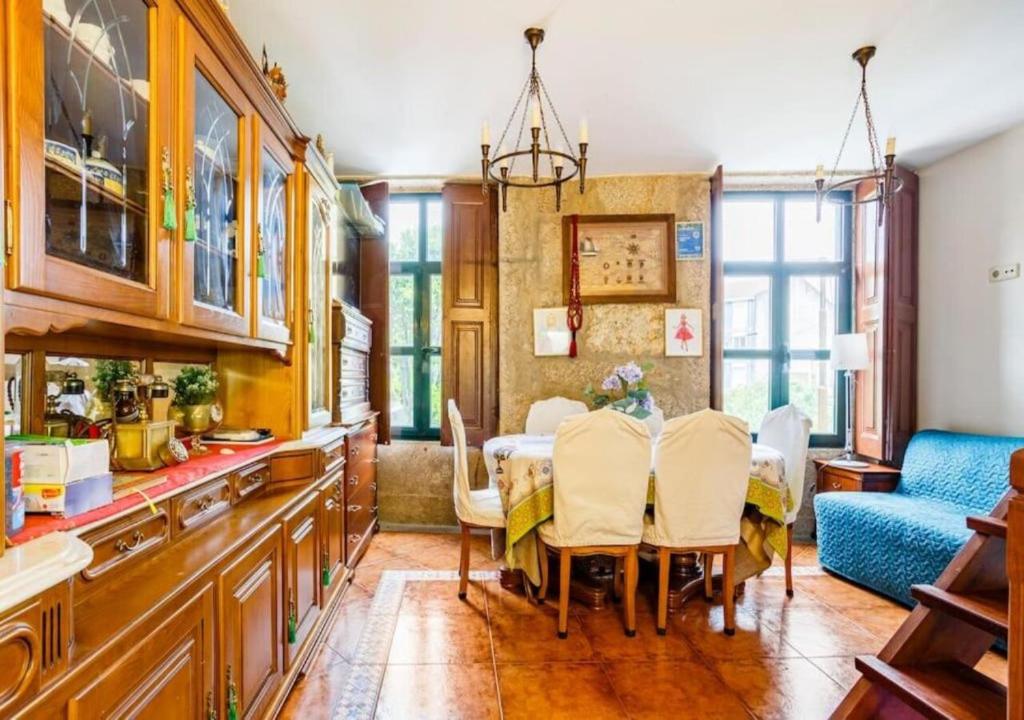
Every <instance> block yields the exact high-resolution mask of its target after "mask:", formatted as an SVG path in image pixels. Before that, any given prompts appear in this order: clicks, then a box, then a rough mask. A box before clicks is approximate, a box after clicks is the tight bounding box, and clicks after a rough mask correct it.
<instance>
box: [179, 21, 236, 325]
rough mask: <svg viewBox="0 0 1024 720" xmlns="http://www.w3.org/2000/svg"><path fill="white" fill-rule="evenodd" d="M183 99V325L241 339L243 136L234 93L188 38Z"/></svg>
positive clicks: (198, 42)
mask: <svg viewBox="0 0 1024 720" xmlns="http://www.w3.org/2000/svg"><path fill="white" fill-rule="evenodd" d="M192 47H193V53H194V56H193V57H194V62H193V63H192V68H191V70H190V73H191V76H190V77H189V78H188V82H189V83H190V85H189V89H190V91H191V92H190V93H189V97H188V98H187V99H186V114H187V116H188V124H189V130H190V132H189V135H188V139H187V142H188V147H189V149H190V152H191V157H190V158H189V159H188V162H189V166H188V168H187V169H186V174H185V198H184V203H185V209H184V213H183V215H184V219H183V223H182V225H183V228H182V232H183V236H184V241H185V242H184V246H185V250H184V253H185V271H184V273H183V274H184V288H183V293H184V295H185V298H184V301H185V302H184V310H185V318H184V319H185V322H188V323H190V324H193V325H197V326H200V327H205V328H208V329H211V330H220V331H223V332H230V333H234V334H239V335H248V334H249V326H248V322H247V318H248V298H249V288H248V286H247V283H246V282H245V280H246V278H247V277H248V275H247V273H246V272H245V267H246V266H245V262H246V257H247V253H246V249H247V245H246V232H247V228H246V225H245V223H244V222H243V218H244V217H245V206H246V190H245V189H246V185H245V179H246V173H247V171H248V169H247V168H246V157H245V150H244V149H245V148H246V147H247V145H246V132H247V116H248V114H249V113H248V106H247V105H246V102H245V98H244V96H243V95H242V93H241V90H240V89H239V88H238V87H237V85H235V83H234V81H232V80H231V78H230V77H229V76H228V74H227V72H226V71H225V70H224V69H223V67H222V66H220V65H219V63H218V62H217V61H216V58H214V57H213V56H212V53H211V52H210V51H209V49H208V48H207V47H206V46H205V45H204V44H203V41H202V40H201V39H200V38H198V37H197V36H196V35H195V34H194V33H193V34H192Z"/></svg>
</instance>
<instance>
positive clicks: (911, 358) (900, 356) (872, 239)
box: [853, 168, 918, 464]
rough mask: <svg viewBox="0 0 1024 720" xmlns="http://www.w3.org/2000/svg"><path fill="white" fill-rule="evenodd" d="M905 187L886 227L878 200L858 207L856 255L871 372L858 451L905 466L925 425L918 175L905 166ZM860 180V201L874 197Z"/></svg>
mask: <svg viewBox="0 0 1024 720" xmlns="http://www.w3.org/2000/svg"><path fill="white" fill-rule="evenodd" d="M897 172H898V174H899V176H900V177H901V178H902V179H903V190H902V191H901V192H900V193H898V194H897V195H896V196H895V198H894V201H893V204H892V209H891V211H890V212H889V214H888V216H887V217H886V218H885V222H884V224H883V226H882V227H879V226H878V215H877V212H878V209H877V205H876V204H874V203H868V204H866V205H859V206H857V212H856V213H855V215H854V241H853V258H854V271H855V284H854V290H855V304H856V328H857V332H861V333H864V334H866V335H867V339H868V355H869V357H870V358H871V367H869V368H868V369H867V370H862V371H860V372H859V373H857V388H856V394H855V399H854V447H855V449H856V450H857V452H858V453H860V454H861V455H865V456H867V457H869V458H874V459H876V460H879V461H881V462H886V463H893V464H899V463H900V462H902V460H903V453H904V451H905V450H906V447H907V443H908V442H909V441H910V437H911V435H912V434H913V432H914V430H915V427H916V424H917V195H918V180H917V176H916V175H915V174H914V173H912V172H910V171H908V170H905V169H903V168H897ZM874 189H875V187H874V183H873V182H864V183H860V184H859V185H858V186H857V188H856V190H855V193H856V197H857V198H858V199H861V198H865V197H867V196H869V195H871V194H872V193H873V192H874Z"/></svg>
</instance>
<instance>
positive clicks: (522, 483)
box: [483, 435, 792, 584]
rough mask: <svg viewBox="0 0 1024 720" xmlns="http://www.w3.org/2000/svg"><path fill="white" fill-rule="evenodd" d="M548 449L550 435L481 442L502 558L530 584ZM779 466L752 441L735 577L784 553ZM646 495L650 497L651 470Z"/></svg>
mask: <svg viewBox="0 0 1024 720" xmlns="http://www.w3.org/2000/svg"><path fill="white" fill-rule="evenodd" d="M553 450H554V438H553V437H550V436H534V435H503V436H499V437H494V438H491V439H490V440H487V441H486V442H485V443H484V447H483V455H484V462H485V463H486V466H487V474H488V476H489V477H490V483H491V487H497V488H498V490H499V492H500V493H501V505H502V508H504V510H505V518H506V522H507V527H506V530H505V562H506V563H507V564H508V566H509V567H510V568H512V569H522V570H523V571H525V572H526V575H527V577H528V578H529V579H530V581H531V582H533V583H534V584H539V583H540V567H539V565H538V560H537V546H536V535H535V533H534V529H535V528H536V527H537V526H538V525H540V524H541V523H543V522H545V521H546V520H548V519H549V518H551V517H552V515H553V511H554V491H553V489H552V487H551V483H552V477H553V473H552V462H551V458H552V453H553ZM784 468H785V461H784V459H783V457H782V455H781V453H779V452H778V451H776V450H773V449H772V448H769V447H766V446H764V445H757V444H755V445H754V447H753V453H752V456H751V462H750V483H749V485H748V486H747V506H746V509H745V511H744V513H743V520H742V523H741V530H740V532H741V543H740V550H739V552H738V553H737V556H736V582H742V581H743V580H745V579H747V578H749V577H752V576H754V575H756V574H758V573H760V572H761V571H763V570H764V569H765V568H767V567H768V566H769V565H771V562H772V553H773V552H777V553H779V554H780V555H782V556H783V557H784V556H785V554H786V524H785V515H786V510H787V508H791V507H792V498H791V497H790V493H789V488H788V486H787V485H786V482H785V477H784ZM647 499H648V502H649V503H651V504H653V503H654V473H653V471H652V473H651V480H650V485H649V487H648V490H647Z"/></svg>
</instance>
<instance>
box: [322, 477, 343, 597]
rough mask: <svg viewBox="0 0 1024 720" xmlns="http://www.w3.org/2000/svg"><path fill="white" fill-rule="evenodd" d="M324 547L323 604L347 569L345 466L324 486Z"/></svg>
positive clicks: (337, 585)
mask: <svg viewBox="0 0 1024 720" xmlns="http://www.w3.org/2000/svg"><path fill="white" fill-rule="evenodd" d="M320 507H321V508H322V512H321V527H322V530H323V532H322V533H321V536H320V539H321V547H322V550H321V552H320V565H321V566H320V571H321V573H323V572H324V568H326V575H324V576H323V577H322V578H321V580H320V581H321V583H324V581H326V584H325V585H324V589H323V592H322V602H321V607H323V606H324V605H326V604H327V602H328V601H329V600H330V599H331V597H332V596H333V595H334V593H335V591H336V590H337V589H338V588H339V587H340V585H341V578H342V576H343V575H344V569H345V473H344V470H342V469H341V468H339V469H338V471H337V472H336V473H335V474H334V475H333V476H332V477H329V478H327V479H326V480H325V481H324V482H323V483H322V484H321V485H320Z"/></svg>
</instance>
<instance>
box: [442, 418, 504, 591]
mask: <svg viewBox="0 0 1024 720" xmlns="http://www.w3.org/2000/svg"><path fill="white" fill-rule="evenodd" d="M448 421H449V422H450V423H451V426H452V445H453V446H454V450H455V452H454V453H453V455H452V457H453V458H454V461H453V462H454V465H455V481H454V483H453V488H452V494H453V496H454V499H455V516H456V517H457V518H458V520H459V528H460V530H461V532H462V553H461V555H460V557H459V599H460V600H465V599H466V589H467V586H468V585H469V531H470V530H472V529H473V528H482V529H488V530H493V529H497V528H504V527H505V512H504V510H503V509H502V507H501V496H500V495H499V494H498V489H497V488H486V489H484V490H472V489H470V487H469V455H468V449H467V447H466V426H465V425H463V423H462V413H460V412H459V408H458V407H457V406H456V405H455V401H454V400H452V399H449V400H448Z"/></svg>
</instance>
